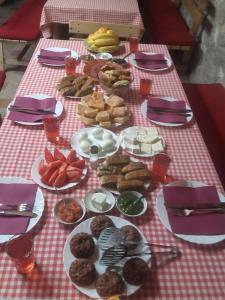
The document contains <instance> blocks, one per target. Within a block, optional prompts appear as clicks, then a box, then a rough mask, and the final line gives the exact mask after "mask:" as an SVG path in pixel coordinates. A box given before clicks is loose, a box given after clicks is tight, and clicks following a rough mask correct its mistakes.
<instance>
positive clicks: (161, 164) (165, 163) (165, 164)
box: [151, 153, 172, 183]
mask: <svg viewBox="0 0 225 300" xmlns="http://www.w3.org/2000/svg"><path fill="white" fill-rule="evenodd" d="M170 162H171V159H170V157H169V156H168V155H167V154H166V153H159V154H157V155H156V156H155V157H154V159H153V164H152V170H151V176H152V179H153V180H154V181H156V182H161V183H169V182H171V181H172V180H171V177H169V176H168V175H167V171H168V169H169V164H170Z"/></svg>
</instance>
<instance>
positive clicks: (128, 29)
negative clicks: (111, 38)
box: [69, 20, 141, 39]
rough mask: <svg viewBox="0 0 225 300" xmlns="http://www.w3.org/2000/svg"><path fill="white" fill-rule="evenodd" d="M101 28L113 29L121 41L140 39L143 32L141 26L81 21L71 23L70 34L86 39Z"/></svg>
mask: <svg viewBox="0 0 225 300" xmlns="http://www.w3.org/2000/svg"><path fill="white" fill-rule="evenodd" d="M100 27H107V28H110V29H112V30H113V31H114V32H115V34H116V35H117V36H118V37H119V38H121V39H127V38H129V37H138V38H139V37H140V36H141V30H140V27H139V26H136V25H126V24H110V23H102V22H92V21H90V22H89V21H80V20H72V21H70V22H69V34H70V35H71V34H72V35H73V36H75V38H76V37H77V38H79V39H81V38H84V37H86V36H87V35H88V34H89V33H91V32H95V31H96V30H97V29H99V28H100Z"/></svg>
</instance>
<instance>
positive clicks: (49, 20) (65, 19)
mask: <svg viewBox="0 0 225 300" xmlns="http://www.w3.org/2000/svg"><path fill="white" fill-rule="evenodd" d="M73 20H83V21H95V22H103V23H115V24H126V25H137V26H139V27H140V32H141V35H142V34H143V32H144V25H143V22H142V18H141V14H140V11H139V7H138V2H137V0H125V1H120V0H114V1H111V0H98V1H92V0H86V1H83V0H76V1H74V0H64V1H63V2H62V1H61V0H47V2H46V4H45V5H44V7H43V11H42V15H41V22H40V28H41V31H42V34H43V36H44V37H45V38H49V37H51V36H52V35H53V34H54V32H53V31H54V29H53V30H52V25H53V24H69V21H73Z"/></svg>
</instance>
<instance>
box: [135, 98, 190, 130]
mask: <svg viewBox="0 0 225 300" xmlns="http://www.w3.org/2000/svg"><path fill="white" fill-rule="evenodd" d="M160 99H163V100H167V101H169V102H173V101H178V100H177V99H175V98H172V97H160ZM185 104H186V109H191V108H190V106H188V105H187V103H185ZM147 105H148V100H145V101H143V102H142V104H141V112H142V115H143V116H144V117H145V118H147V119H148V120H150V121H151V122H152V123H154V124H157V125H160V126H169V127H177V126H182V125H185V124H186V123H188V122H191V120H192V119H193V112H190V116H188V117H187V122H185V123H165V122H158V121H154V120H151V119H149V118H148V117H147V109H148V108H147Z"/></svg>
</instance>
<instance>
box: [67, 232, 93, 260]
mask: <svg viewBox="0 0 225 300" xmlns="http://www.w3.org/2000/svg"><path fill="white" fill-rule="evenodd" d="M70 251H71V252H72V254H73V255H74V256H75V257H77V258H89V257H91V256H92V254H93V253H94V251H95V243H94V241H93V238H92V236H91V235H90V234H88V233H86V232H80V233H77V234H76V235H74V237H73V238H72V239H71V241H70Z"/></svg>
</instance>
